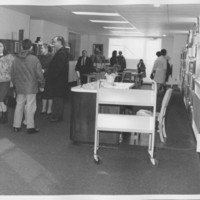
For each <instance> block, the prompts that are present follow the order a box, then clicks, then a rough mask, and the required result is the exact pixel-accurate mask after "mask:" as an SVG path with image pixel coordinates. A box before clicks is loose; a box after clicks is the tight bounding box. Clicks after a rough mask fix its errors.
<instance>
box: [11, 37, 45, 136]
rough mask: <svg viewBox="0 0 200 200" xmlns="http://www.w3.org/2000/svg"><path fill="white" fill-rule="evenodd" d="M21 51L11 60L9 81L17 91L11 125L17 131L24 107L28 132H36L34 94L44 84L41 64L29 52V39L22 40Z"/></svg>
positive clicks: (30, 46)
mask: <svg viewBox="0 0 200 200" xmlns="http://www.w3.org/2000/svg"><path fill="white" fill-rule="evenodd" d="M22 49H23V50H22V51H21V53H19V55H18V56H17V57H16V58H15V60H14V61H13V65H12V68H11V81H12V83H13V85H14V86H15V88H16V92H17V105H16V108H15V114H14V122H13V127H14V131H15V132H18V131H20V128H21V123H22V118H23V113H24V109H25V121H24V124H25V125H26V126H27V132H28V133H37V132H38V131H39V129H37V128H35V124H34V115H35V111H36V94H37V92H38V87H39V84H38V83H40V84H41V85H40V87H43V85H44V77H43V72H42V66H41V64H40V61H39V60H38V58H37V57H36V56H34V55H32V54H31V49H32V42H31V41H30V40H29V39H25V40H23V41H22Z"/></svg>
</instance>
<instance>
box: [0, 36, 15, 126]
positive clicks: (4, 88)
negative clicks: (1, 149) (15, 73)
mask: <svg viewBox="0 0 200 200" xmlns="http://www.w3.org/2000/svg"><path fill="white" fill-rule="evenodd" d="M13 60H14V56H12V55H11V54H8V52H7V51H6V49H5V45H4V43H3V41H1V40H0V111H2V116H1V123H7V122H8V116H7V99H6V98H7V94H8V91H9V89H10V80H11V77H10V72H11V67H12V62H13Z"/></svg>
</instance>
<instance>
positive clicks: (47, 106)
mask: <svg viewBox="0 0 200 200" xmlns="http://www.w3.org/2000/svg"><path fill="white" fill-rule="evenodd" d="M40 50H41V55H39V56H38V58H39V60H40V62H41V65H42V69H43V72H44V78H46V74H47V71H48V68H49V63H50V61H51V60H52V58H53V55H52V53H51V52H52V49H51V47H50V45H48V44H46V43H44V44H42V46H41V49H40ZM52 104H53V98H52V92H51V88H50V87H49V86H48V83H45V87H44V92H43V94H42V111H41V114H47V115H51V112H52Z"/></svg>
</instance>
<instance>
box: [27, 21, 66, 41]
mask: <svg viewBox="0 0 200 200" xmlns="http://www.w3.org/2000/svg"><path fill="white" fill-rule="evenodd" d="M30 32H31V34H30V39H31V40H32V41H33V42H34V41H35V39H36V37H41V38H42V41H43V42H45V43H48V44H50V43H51V40H52V38H53V37H55V36H63V37H64V38H65V41H67V42H68V28H67V27H65V26H61V25H58V24H54V23H51V22H48V21H44V20H31V21H30Z"/></svg>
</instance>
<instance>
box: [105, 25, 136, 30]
mask: <svg viewBox="0 0 200 200" xmlns="http://www.w3.org/2000/svg"><path fill="white" fill-rule="evenodd" d="M103 28H105V29H114V30H136V28H134V27H114V26H104V27H103Z"/></svg>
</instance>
